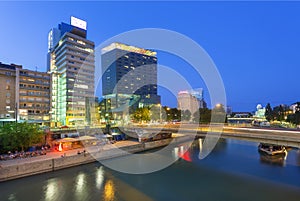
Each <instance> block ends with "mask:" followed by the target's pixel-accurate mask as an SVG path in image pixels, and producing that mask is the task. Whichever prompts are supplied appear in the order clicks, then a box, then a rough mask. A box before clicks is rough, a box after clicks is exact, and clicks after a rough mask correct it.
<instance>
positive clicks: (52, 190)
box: [45, 179, 57, 201]
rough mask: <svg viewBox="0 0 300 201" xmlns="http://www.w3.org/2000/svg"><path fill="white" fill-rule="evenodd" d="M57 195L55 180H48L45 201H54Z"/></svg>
mask: <svg viewBox="0 0 300 201" xmlns="http://www.w3.org/2000/svg"><path fill="white" fill-rule="evenodd" d="M56 195H57V180H56V179H49V180H48V182H47V186H46V190H45V200H46V201H48V200H49V201H50V200H54V199H55V198H56Z"/></svg>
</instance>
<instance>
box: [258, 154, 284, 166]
mask: <svg viewBox="0 0 300 201" xmlns="http://www.w3.org/2000/svg"><path fill="white" fill-rule="evenodd" d="M287 155H288V154H286V155H274V156H270V155H267V154H260V162H261V163H265V164H270V165H279V166H285V161H286V158H287Z"/></svg>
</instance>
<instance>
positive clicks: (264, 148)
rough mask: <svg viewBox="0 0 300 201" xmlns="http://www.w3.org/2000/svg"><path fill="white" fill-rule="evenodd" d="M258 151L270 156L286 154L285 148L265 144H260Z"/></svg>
mask: <svg viewBox="0 0 300 201" xmlns="http://www.w3.org/2000/svg"><path fill="white" fill-rule="evenodd" d="M258 151H259V152H261V153H264V154H267V155H270V156H275V155H285V154H286V149H285V147H284V146H281V145H273V144H264V143H260V144H259V145H258Z"/></svg>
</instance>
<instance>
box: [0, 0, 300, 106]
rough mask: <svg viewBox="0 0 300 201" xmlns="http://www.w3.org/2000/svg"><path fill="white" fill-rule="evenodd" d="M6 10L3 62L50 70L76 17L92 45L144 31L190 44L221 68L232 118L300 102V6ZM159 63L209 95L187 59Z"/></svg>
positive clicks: (36, 6) (8, 5)
mask: <svg viewBox="0 0 300 201" xmlns="http://www.w3.org/2000/svg"><path fill="white" fill-rule="evenodd" d="M0 7H1V12H0V19H1V20H0V27H1V30H0V62H2V63H16V64H21V65H23V67H24V68H28V69H33V70H35V67H38V70H39V71H45V70H46V53H47V34H48V32H49V30H50V28H52V27H57V25H58V24H59V23H60V22H67V23H69V18H70V16H71V15H74V16H76V17H78V18H81V19H84V20H86V21H87V23H88V39H89V40H92V41H94V42H95V45H96V46H97V45H99V44H100V43H101V42H103V41H105V40H107V39H109V38H110V37H113V36H115V35H117V34H120V33H122V32H125V31H130V30H133V29H140V28H163V29H169V30H173V31H176V32H179V33H181V34H184V35H186V36H188V37H190V38H191V39H193V40H194V41H196V42H197V43H198V44H199V45H201V46H202V47H203V48H204V49H205V50H206V51H207V53H208V54H209V55H210V57H211V58H212V59H213V61H214V62H215V64H216V66H217V68H218V70H219V72H220V74H221V76H222V79H223V82H224V85H225V89H226V94H227V103H228V105H230V106H231V107H232V108H233V111H253V110H254V109H255V107H256V105H257V104H258V103H261V104H263V105H265V104H266V103H267V102H270V103H271V105H272V106H275V105H278V104H281V103H284V104H291V103H293V102H296V101H300V93H299V86H298V83H299V82H298V81H299V75H300V57H299V53H300V51H299V49H300V2H89V3H83V2H46V3H42V2H0ZM174 42H175V41H174ZM158 61H159V64H162V65H166V66H169V67H171V68H172V69H174V70H176V71H178V72H179V73H180V74H182V75H183V76H185V77H187V78H188V81H189V82H190V83H191V85H192V86H193V87H195V88H196V87H203V88H204V89H205V90H206V87H205V84H204V83H203V81H202V80H201V78H199V77H197V76H193V74H194V73H192V71H191V70H188V69H190V66H189V64H187V63H186V62H184V61H183V60H181V59H179V58H176V57H175V56H173V55H169V54H167V53H159V54H158ZM179 89H180V86H179ZM159 92H160V94H161V95H162V103H163V105H168V106H172V107H175V106H176V99H175V97H174V96H171V95H170V94H168V93H167V92H166V90H163V89H161V90H160V91H159ZM208 97H209V93H208V92H207V91H205V99H206V100H209V98H208Z"/></svg>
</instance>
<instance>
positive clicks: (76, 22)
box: [71, 16, 87, 30]
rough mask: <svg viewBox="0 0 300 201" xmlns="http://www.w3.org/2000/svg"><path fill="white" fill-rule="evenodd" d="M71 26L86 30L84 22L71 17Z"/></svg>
mask: <svg viewBox="0 0 300 201" xmlns="http://www.w3.org/2000/svg"><path fill="white" fill-rule="evenodd" d="M71 25H72V26H75V27H78V28H80V29H84V30H86V25H87V23H86V21H84V20H81V19H78V18H76V17H73V16H71Z"/></svg>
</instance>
